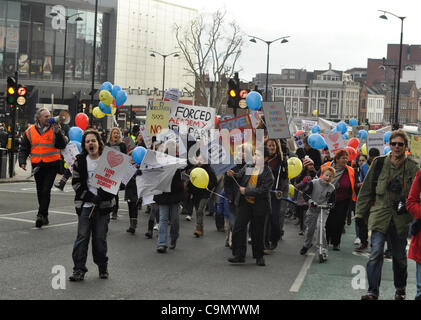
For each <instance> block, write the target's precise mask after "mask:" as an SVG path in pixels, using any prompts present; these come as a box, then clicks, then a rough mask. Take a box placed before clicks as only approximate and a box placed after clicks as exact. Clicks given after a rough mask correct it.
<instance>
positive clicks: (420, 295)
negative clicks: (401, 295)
mask: <svg viewBox="0 0 421 320" xmlns="http://www.w3.org/2000/svg"><path fill="white" fill-rule="evenodd" d="M416 272H417V294H416V295H415V300H421V263H418V262H417V271H416Z"/></svg>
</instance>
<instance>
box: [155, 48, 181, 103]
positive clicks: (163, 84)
mask: <svg viewBox="0 0 421 320" xmlns="http://www.w3.org/2000/svg"><path fill="white" fill-rule="evenodd" d="M155 53H156V54H159V55H160V56H161V57H162V58H164V69H163V75H162V99H164V90H165V59H167V57H169V56H171V55H173V57H174V58H176V57H179V54H178V52H172V53H169V54H162V53H159V52H157V51H152V53H151V54H150V55H151V57H154V58H155V57H156V56H155Z"/></svg>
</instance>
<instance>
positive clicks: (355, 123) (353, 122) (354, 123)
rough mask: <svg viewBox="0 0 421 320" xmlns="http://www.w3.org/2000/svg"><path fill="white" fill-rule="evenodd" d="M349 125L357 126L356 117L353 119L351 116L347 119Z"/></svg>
mask: <svg viewBox="0 0 421 320" xmlns="http://www.w3.org/2000/svg"><path fill="white" fill-rule="evenodd" d="M349 125H350V126H351V127H355V126H358V121H357V120H356V119H354V118H351V119H349Z"/></svg>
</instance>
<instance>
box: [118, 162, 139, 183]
mask: <svg viewBox="0 0 421 320" xmlns="http://www.w3.org/2000/svg"><path fill="white" fill-rule="evenodd" d="M136 171H137V168H136V167H135V166H134V165H132V164H131V163H129V169H128V170H127V174H126V175H125V176H124V177H123V179H121V183H122V184H125V185H126V184H128V183H129V181H130V179H131V178H132V177H133V176H134V174H135V173H136Z"/></svg>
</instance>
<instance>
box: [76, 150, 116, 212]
mask: <svg viewBox="0 0 421 320" xmlns="http://www.w3.org/2000/svg"><path fill="white" fill-rule="evenodd" d="M72 187H73V190H75V193H76V195H75V207H76V213H77V214H78V215H80V213H81V212H82V207H83V204H84V203H86V202H96V201H98V202H99V203H98V205H97V206H96V207H97V208H99V212H100V213H101V214H108V213H110V212H111V211H112V209H113V207H114V205H115V195H113V194H112V193H109V192H106V191H104V190H103V189H101V188H98V195H97V196H95V195H94V194H93V193H92V192H90V191H89V188H88V162H87V161H86V154H85V153H81V154H78V155H77V156H76V160H75V163H74V165H73V177H72Z"/></svg>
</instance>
